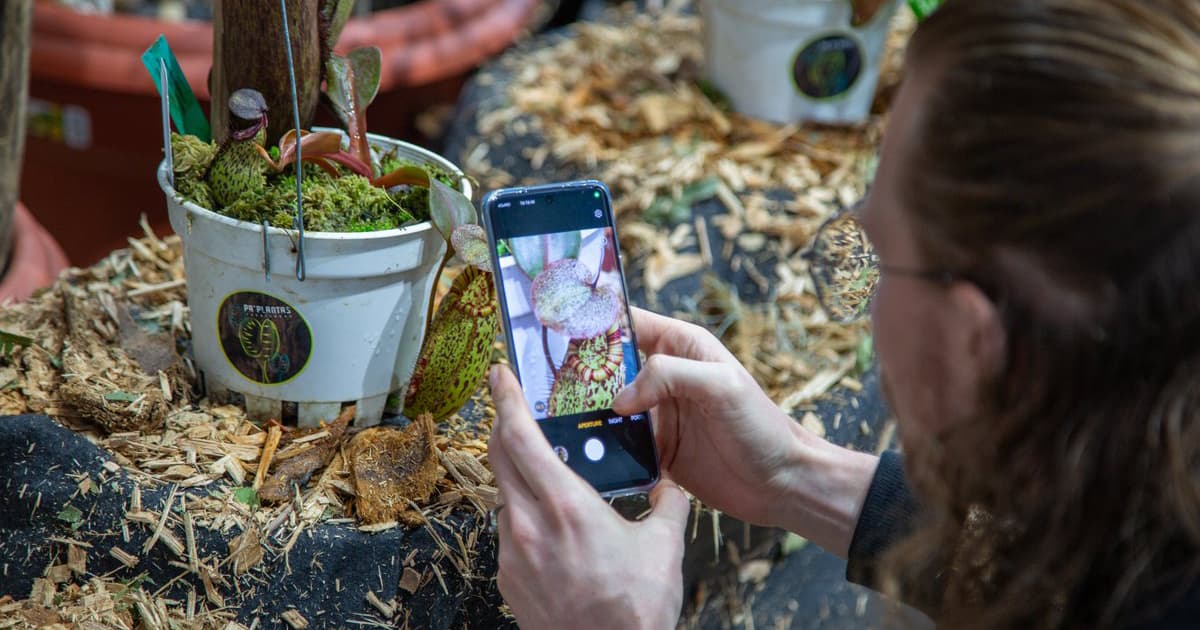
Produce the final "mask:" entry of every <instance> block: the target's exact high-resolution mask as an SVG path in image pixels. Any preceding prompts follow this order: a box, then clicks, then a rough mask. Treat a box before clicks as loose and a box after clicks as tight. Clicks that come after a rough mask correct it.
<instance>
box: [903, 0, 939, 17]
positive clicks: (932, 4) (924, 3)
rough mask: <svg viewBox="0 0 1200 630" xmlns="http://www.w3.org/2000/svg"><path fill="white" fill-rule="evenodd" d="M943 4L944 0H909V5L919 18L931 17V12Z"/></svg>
mask: <svg viewBox="0 0 1200 630" xmlns="http://www.w3.org/2000/svg"><path fill="white" fill-rule="evenodd" d="M941 4H942V0H908V6H910V7H912V11H913V13H915V14H916V15H917V19H918V20H924V19H925V18H927V17H929V14H930V13H933V12H934V11H936V10H937V8H938V6H940V5H941Z"/></svg>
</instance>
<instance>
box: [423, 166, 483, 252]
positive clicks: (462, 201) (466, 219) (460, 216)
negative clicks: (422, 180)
mask: <svg viewBox="0 0 1200 630" xmlns="http://www.w3.org/2000/svg"><path fill="white" fill-rule="evenodd" d="M429 216H430V218H431V219H432V220H433V225H434V227H436V228H437V230H438V231H439V232H441V233H442V237H443V238H445V239H446V242H447V243H449V242H450V239H451V238H452V237H453V235H454V228H456V227H458V226H460V225H466V224H468V223H476V222H477V221H476V220H475V206H474V205H473V204H472V203H471V200H470V199H467V196H466V195H464V194H462V193H461V192H459V191H457V190H455V189H453V188H451V187H449V186H447V185H446V184H443V183H442V182H440V181H438V180H437V179H436V178H432V177H431V178H430V179H429Z"/></svg>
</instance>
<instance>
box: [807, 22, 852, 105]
mask: <svg viewBox="0 0 1200 630" xmlns="http://www.w3.org/2000/svg"><path fill="white" fill-rule="evenodd" d="M862 71H863V52H862V48H861V47H859V45H858V42H857V41H856V40H855V39H854V38H852V37H850V36H849V35H844V34H836V35H826V36H824V37H821V38H818V39H817V40H816V41H813V42H811V43H809V44H808V45H806V46H804V47H803V48H801V49H800V52H798V53H796V60H795V62H794V63H793V64H792V79H793V80H794V81H795V82H796V88H797V89H799V90H800V92H801V93H802V94H804V95H805V96H808V97H809V98H814V99H828V98H834V97H837V96H841V95H842V94H845V93H846V92H848V91H850V88H852V87H854V84H855V83H856V82H857V81H858V77H859V75H861V74H862Z"/></svg>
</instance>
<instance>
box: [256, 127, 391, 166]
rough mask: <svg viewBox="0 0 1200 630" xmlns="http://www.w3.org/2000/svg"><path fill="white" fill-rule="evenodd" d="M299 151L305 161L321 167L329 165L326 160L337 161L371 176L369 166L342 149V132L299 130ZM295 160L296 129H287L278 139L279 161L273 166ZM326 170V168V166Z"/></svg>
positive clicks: (284, 164)
mask: <svg viewBox="0 0 1200 630" xmlns="http://www.w3.org/2000/svg"><path fill="white" fill-rule="evenodd" d="M300 149H301V151H300V153H301V155H302V156H303V157H304V161H305V162H313V163H315V164H317V165H318V166H321V167H322V168H326V167H328V166H329V164H328V162H326V160H333V161H335V162H339V163H341V164H343V165H345V166H346V168H349V169H350V170H351V171H354V172H355V173H357V174H359V175H362V176H363V177H367V178H370V177H371V174H372V173H371V167H370V166H369V165H368V164H365V163H364V162H363V161H362V160H360V159H359V158H358V157H357V156H355V155H351V154H350V153H347V152H345V151H343V150H342V134H340V133H337V132H335V131H317V132H309V131H303V130H302V131H301V134H300ZM295 161H296V131H295V130H294V129H293V130H289V131H288V132H287V133H285V134H283V137H282V138H280V139H279V161H278V162H277V163H276V165H275V168H277V169H282V168H283V167H285V166H287V165H288V164H291V163H293V162H295ZM326 170H328V168H326Z"/></svg>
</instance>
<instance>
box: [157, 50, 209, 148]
mask: <svg viewBox="0 0 1200 630" xmlns="http://www.w3.org/2000/svg"><path fill="white" fill-rule="evenodd" d="M160 60H161V61H165V62H166V63H167V82H168V83H170V84H171V85H170V93H169V96H170V104H171V120H172V121H173V122H174V123H175V129H176V130H177V131H179V133H181V134H184V135H193V136H196V137H197V138H200V139H201V140H203V141H205V142H210V141H211V140H212V128H211V127H209V125H208V116H205V115H204V110H203V109H202V108H201V107H200V101H198V100H196V95H195V94H194V93H193V92H192V86H191V85H190V84H188V80H187V77H185V76H184V75H183V68H180V67H179V60H178V59H176V58H175V53H173V52H171V47H170V46H169V45H167V38H166V37H163V36H162V35H159V36H158V39H156V40H154V43H153V44H151V45H150V47H149V48H147V49H146V52H144V53H142V63H143V64H144V65H145V66H146V70H147V71H148V72H149V73H150V78H151V79H154V86H155V87H157V88H158V92H159V94H161V93H162V91H163V86H162V81H161V79H160V78H159V72H158V68H159V61H160Z"/></svg>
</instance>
